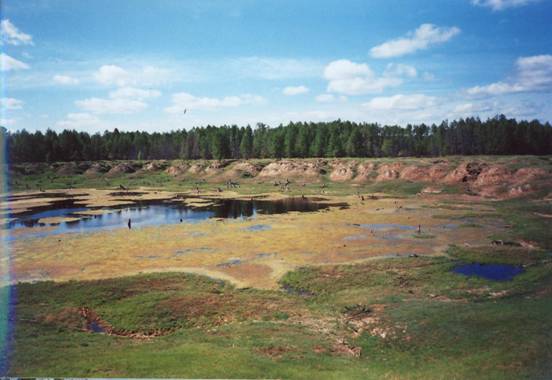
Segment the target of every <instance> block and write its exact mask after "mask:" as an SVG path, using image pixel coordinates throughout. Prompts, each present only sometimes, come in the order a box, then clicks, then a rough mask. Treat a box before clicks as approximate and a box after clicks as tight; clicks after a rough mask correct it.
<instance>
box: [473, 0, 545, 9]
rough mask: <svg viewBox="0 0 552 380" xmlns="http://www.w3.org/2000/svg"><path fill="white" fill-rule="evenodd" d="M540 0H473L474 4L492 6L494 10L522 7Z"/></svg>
mask: <svg viewBox="0 0 552 380" xmlns="http://www.w3.org/2000/svg"><path fill="white" fill-rule="evenodd" d="M537 1H539V0H471V3H472V4H473V5H479V6H482V7H487V8H491V9H492V10H493V11H501V10H504V9H506V8H514V7H521V6H524V5H527V4H530V3H535V2H537Z"/></svg>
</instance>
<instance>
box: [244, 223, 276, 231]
mask: <svg viewBox="0 0 552 380" xmlns="http://www.w3.org/2000/svg"><path fill="white" fill-rule="evenodd" d="M244 229H245V230H247V231H269V230H271V229H272V227H271V226H269V225H268V224H254V225H252V226H249V227H246V228H244Z"/></svg>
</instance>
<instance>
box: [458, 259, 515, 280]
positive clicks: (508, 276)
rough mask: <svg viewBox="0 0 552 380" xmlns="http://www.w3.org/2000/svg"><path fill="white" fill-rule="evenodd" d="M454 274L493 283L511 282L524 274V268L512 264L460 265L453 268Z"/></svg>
mask: <svg viewBox="0 0 552 380" xmlns="http://www.w3.org/2000/svg"><path fill="white" fill-rule="evenodd" d="M452 271H453V272H454V273H458V274H462V275H464V276H478V277H483V278H485V279H487V280H492V281H511V280H512V279H513V278H514V277H515V276H517V275H518V274H520V273H523V268H522V267H520V266H516V265H510V264H481V263H471V264H460V265H457V266H455V267H454V268H452Z"/></svg>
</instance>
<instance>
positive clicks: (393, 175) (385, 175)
mask: <svg viewBox="0 0 552 380" xmlns="http://www.w3.org/2000/svg"><path fill="white" fill-rule="evenodd" d="M401 167H402V164H401V163H400V162H396V163H393V164H384V165H382V166H380V167H379V168H378V176H377V177H376V181H390V180H394V179H398V178H399V176H400V170H401Z"/></svg>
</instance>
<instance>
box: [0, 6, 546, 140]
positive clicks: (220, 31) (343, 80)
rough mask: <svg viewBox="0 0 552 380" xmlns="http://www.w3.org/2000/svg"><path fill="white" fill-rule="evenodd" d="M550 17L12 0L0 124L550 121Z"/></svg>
mask: <svg viewBox="0 0 552 380" xmlns="http://www.w3.org/2000/svg"><path fill="white" fill-rule="evenodd" d="M551 16H552V2H551V1H550V0H439V1H435V0H431V1H413V0H404V1H395V0H385V1H379V0H372V1H344V0H342V1H298V0H295V1H287V0H278V1H276V0H275V1H269V0H265V1H245V0H244V1H207V0H202V1H177V0H165V1H162V0H161V1H155V2H154V1H151V0H148V1H142V0H126V1H125V0H119V1H107V0H95V1H84V0H83V1H78V0H73V1H61V0H59V1H55V0H43V1H37V0H36V1H35V0H25V1H19V0H1V19H2V21H1V22H2V25H1V30H2V44H1V45H0V48H1V54H2V55H1V66H0V68H1V70H2V71H1V76H2V94H1V102H2V103H1V108H2V110H1V116H0V125H4V126H6V127H7V128H9V129H10V130H17V129H22V128H25V129H27V130H36V129H40V130H46V129H47V128H52V129H56V130H62V129H64V128H71V129H78V130H85V131H89V132H96V131H103V130H105V129H113V128H119V129H122V130H136V129H140V130H148V131H164V130H172V129H178V128H191V127H193V126H200V125H207V124H215V125H221V124H233V123H236V124H239V125H245V124H251V125H254V124H255V123H257V122H264V123H266V124H269V125H272V126H275V125H278V124H279V123H286V122H288V121H290V120H291V121H321V120H334V119H337V118H341V119H348V120H354V121H367V122H380V123H386V124H391V123H393V124H395V123H397V124H401V125H406V124H407V123H420V122H425V123H432V122H440V121H441V120H443V119H449V120H451V119H455V118H459V117H467V116H480V117H482V118H486V117H489V116H493V115H495V114H498V113H504V114H506V115H507V116H509V117H517V118H520V119H539V120H541V121H552V107H550V104H552V102H551V100H552V94H551V92H552V28H550V26H549V25H550V17H551ZM184 110H186V113H184Z"/></svg>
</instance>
